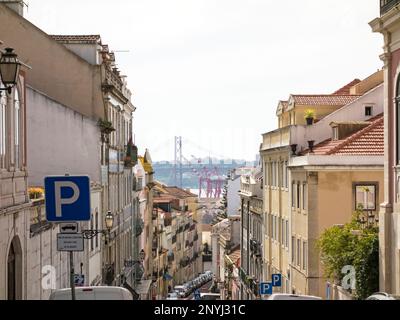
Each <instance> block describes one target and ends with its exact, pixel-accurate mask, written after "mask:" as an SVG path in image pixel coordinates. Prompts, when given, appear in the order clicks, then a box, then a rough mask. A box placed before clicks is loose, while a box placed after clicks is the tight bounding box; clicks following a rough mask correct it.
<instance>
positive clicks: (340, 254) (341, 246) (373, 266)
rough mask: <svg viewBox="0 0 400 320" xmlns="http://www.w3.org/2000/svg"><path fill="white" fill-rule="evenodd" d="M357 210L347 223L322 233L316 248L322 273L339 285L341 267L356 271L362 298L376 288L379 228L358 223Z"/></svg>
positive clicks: (355, 294)
mask: <svg viewBox="0 0 400 320" xmlns="http://www.w3.org/2000/svg"><path fill="white" fill-rule="evenodd" d="M362 214H363V212H362V211H360V210H359V211H357V212H356V213H355V214H354V216H353V219H352V221H351V222H350V223H347V224H345V225H344V226H334V227H331V228H329V229H327V230H325V232H324V233H323V234H322V235H321V237H320V239H319V241H318V248H319V250H320V253H321V261H322V264H323V266H324V271H325V276H326V277H327V278H329V279H331V280H333V281H334V282H335V283H336V284H338V285H341V281H342V279H343V276H344V275H343V274H342V269H343V267H345V266H353V267H354V268H355V272H356V290H355V292H352V293H353V294H354V296H355V297H356V298H357V299H365V298H367V297H368V296H369V295H371V294H372V293H374V292H377V291H378V289H379V236H378V228H377V227H375V226H365V225H363V224H361V223H360V219H359V218H360V215H362Z"/></svg>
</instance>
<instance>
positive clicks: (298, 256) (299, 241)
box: [296, 239, 301, 267]
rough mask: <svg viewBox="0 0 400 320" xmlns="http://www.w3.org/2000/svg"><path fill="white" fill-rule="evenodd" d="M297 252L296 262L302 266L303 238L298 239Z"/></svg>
mask: <svg viewBox="0 0 400 320" xmlns="http://www.w3.org/2000/svg"><path fill="white" fill-rule="evenodd" d="M296 252H297V257H296V264H297V265H298V266H299V267H300V264H301V261H300V259H301V240H300V239H297V248H296Z"/></svg>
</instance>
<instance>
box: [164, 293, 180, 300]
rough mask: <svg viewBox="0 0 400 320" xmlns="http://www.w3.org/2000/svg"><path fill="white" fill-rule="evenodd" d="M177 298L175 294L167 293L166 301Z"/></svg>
mask: <svg viewBox="0 0 400 320" xmlns="http://www.w3.org/2000/svg"><path fill="white" fill-rule="evenodd" d="M178 298H179V297H178V293H177V292H171V293H168V296H167V300H178Z"/></svg>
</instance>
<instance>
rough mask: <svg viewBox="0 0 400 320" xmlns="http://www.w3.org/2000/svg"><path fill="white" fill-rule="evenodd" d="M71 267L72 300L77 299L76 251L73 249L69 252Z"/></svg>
mask: <svg viewBox="0 0 400 320" xmlns="http://www.w3.org/2000/svg"><path fill="white" fill-rule="evenodd" d="M69 267H70V271H71V275H70V285H71V296H72V300H76V296H75V270H74V253H73V252H72V251H71V252H70V253H69Z"/></svg>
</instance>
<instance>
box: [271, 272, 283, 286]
mask: <svg viewBox="0 0 400 320" xmlns="http://www.w3.org/2000/svg"><path fill="white" fill-rule="evenodd" d="M272 286H273V287H282V275H281V274H273V275H272Z"/></svg>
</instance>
